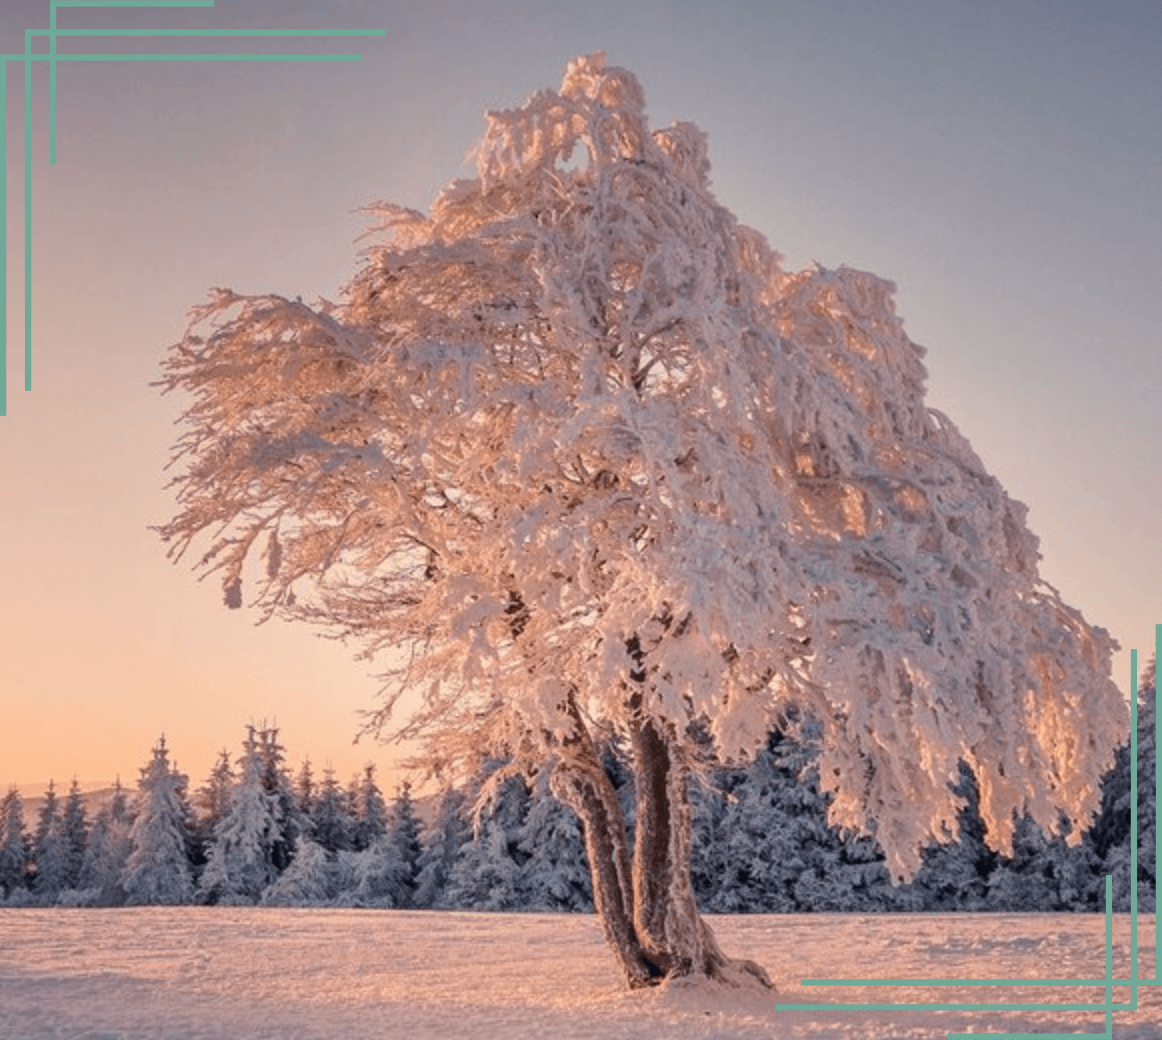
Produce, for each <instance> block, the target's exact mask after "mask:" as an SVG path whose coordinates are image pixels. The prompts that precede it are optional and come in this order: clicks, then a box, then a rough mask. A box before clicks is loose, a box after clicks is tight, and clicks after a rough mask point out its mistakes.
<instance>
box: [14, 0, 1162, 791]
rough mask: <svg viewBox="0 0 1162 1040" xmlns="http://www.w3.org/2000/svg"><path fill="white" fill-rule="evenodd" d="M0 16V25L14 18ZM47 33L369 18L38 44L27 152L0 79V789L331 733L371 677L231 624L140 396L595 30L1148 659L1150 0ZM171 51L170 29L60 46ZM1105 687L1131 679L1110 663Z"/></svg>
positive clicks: (410, 196) (22, 25) (1160, 605)
mask: <svg viewBox="0 0 1162 1040" xmlns="http://www.w3.org/2000/svg"><path fill="white" fill-rule="evenodd" d="M47 18H48V2H47V0H13V2H10V3H6V4H5V5H4V7H3V10H0V41H2V43H0V48H2V49H3V50H5V51H7V52H12V51H18V50H21V49H22V47H23V30H24V29H26V28H43V27H45V26H46V25H47ZM61 19H62V20H61V24H62V26H67V27H76V28H79V27H96V26H108V27H126V26H136V27H159V26H181V27H189V28H195V27H203V26H204V27H214V28H229V27H252V28H261V29H269V28H312V27H314V28H358V29H362V28H383V29H386V30H387V31H388V34H387V36H386V38H381V39H367V40H356V41H351V40H347V41H307V42H302V41H299V42H296V43H292V44H278V45H270V44H258V43H253V42H251V43H247V44H246V45H245V46H244V47H243V46H238V45H234V44H225V43H222V42H221V41H202V42H200V43H199V44H197V45H196V48H195V49H200V50H209V49H225V48H226V47H228V46H234V47H235V49H247V50H259V49H267V50H271V49H280V48H281V49H283V50H295V49H299V50H315V51H318V50H322V49H328V50H332V51H336V52H338V51H358V52H360V53H362V55H363V60H362V61H361V62H360V63H358V64H324V63H316V64H311V65H288V64H262V65H259V64H238V65H230V66H226V65H214V66H210V65H207V64H204V63H169V64H166V65H164V66H163V65H128V64H124V65H112V64H96V63H94V64H87V65H80V64H71V65H66V66H63V67H62V68H61V71H60V81H59V83H60V108H59V134H60V137H59V158H58V164H57V165H56V166H55V167H50V166H49V165H48V163H47V107H46V98H47V89H46V85H47V75H46V70H45V69H44V68H43V67H39V68H38V69H37V70H36V75H35V76H34V81H35V82H34V95H35V99H36V100H35V117H34V128H35V129H34V163H33V166H34V200H35V202H34V204H35V211H34V221H33V227H34V279H33V283H34V294H35V303H34V315H35V340H34V389H33V392H32V393H30V394H29V393H25V392H24V391H23V389H22V385H23V369H22V357H21V355H22V349H21V347H22V343H23V332H22V320H23V317H22V312H21V299H22V292H23V286H22V278H21V275H20V272H21V270H22V268H23V258H22V253H21V249H22V242H23V221H22V215H21V214H22V201H21V194H20V186H21V185H22V183H23V146H22V139H23V127H22V106H23V88H22V82H21V71H20V70H19V69H17V68H11V69H10V70H9V73H8V77H9V78H8V100H9V105H8V123H7V140H8V155H7V159H8V183H9V192H8V199H7V206H8V208H7V213H8V243H7V246H8V254H7V256H8V265H9V272H10V276H9V286H8V290H9V296H8V301H9V314H8V327H7V328H8V338H9V351H8V386H9V391H8V398H9V400H8V415H7V416H6V417H4V418H3V419H0V476H2V478H3V486H4V503H5V505H4V508H3V510H0V574H3V578H2V579H0V588H2V590H3V592H2V595H0V633H3V635H2V636H0V645H2V647H3V663H2V666H0V703H2V705H3V713H2V716H0V717H2V722H0V785H4V784H7V783H8V782H20V783H30V782H43V781H47V780H48V779H49V778H50V777H53V778H55V779H56V780H57V783H58V784H61V785H65V784H67V782H68V781H69V779H70V778H71V777H72V776H73V775H76V776H78V777H79V778H80V779H81V780H83V781H92V782H104V781H109V780H111V779H112V778H113V776H115V775H116V774H118V773H119V774H120V775H121V776H122V778H123V779H125V780H127V781H132V780H135V779H136V775H137V774H136V770H137V768H138V767H139V766H140V765H142V764H143V763H144V761H145V759H146V757H147V755H148V751H149V748H150V746H151V744H152V743H153V742H154V740H155V739H156V738H157V736H158V734H159V733H161V732H162V731H164V732H165V733H166V736H167V739H168V741H169V744H170V746H171V747H172V749H173V751H174V754H175V756H176V758H177V760H178V763H179V765H180V766H181V767H182V768H183V769H184V770H185V771H187V772H188V773H190V774H191V778H192V780H193V781H194V782H195V783H200V782H201V781H202V780H203V779H204V777H205V774H206V773H207V772H208V770H209V767H210V765H211V763H212V760H213V758H214V755H215V753H216V752H217V750H218V749H220V748H222V747H223V746H228V747H230V748H231V749H232V750H234V749H236V748H237V746H238V743H239V741H240V739H241V736H242V734H243V729H244V727H245V725H246V724H247V723H248V722H250V721H254V722H261V721H262V720H263V719H266V720H275V719H277V721H278V722H279V724H280V726H281V727H282V731H283V737H284V742H285V744H286V745H287V747H288V750H289V752H290V755H291V758H292V760H293V761H294V762H296V763H297V761H298V760H299V759H300V758H301V757H302V756H303V755H307V754H309V755H310V756H311V758H312V760H313V761H314V762H315V763H316V765H317V766H320V767H321V766H322V765H323V764H324V763H325V762H327V761H331V762H332V763H333V764H334V765H335V767H336V768H337V769H338V771H339V774H340V776H341V777H344V778H345V777H346V776H347V775H349V774H350V773H351V772H353V771H355V770H356V769H358V768H360V766H361V765H362V764H363V763H364V762H365V761H367V760H372V761H375V762H377V763H379V764H380V766H381V767H382V768H383V769H384V771H385V772H386V773H388V775H389V781H388V782H389V783H390V767H391V763H392V761H393V752H392V751H391V750H390V749H386V748H382V747H378V746H376V745H374V744H368V743H364V744H360V745H358V746H355V747H353V746H352V743H351V741H352V738H353V737H354V735H355V733H356V731H357V729H358V724H359V723H358V717H357V714H356V713H357V711H358V710H359V709H361V708H365V707H369V706H371V705H372V703H373V699H374V694H375V690H376V684H375V681H374V679H373V678H371V677H370V674H369V673H370V672H371V671H372V669H371V668H370V667H369V666H367V665H365V664H359V663H355V662H354V661H353V660H352V659H351V654H350V652H349V651H348V650H347V649H346V648H344V647H343V646H340V645H336V644H333V643H328V642H324V641H321V640H319V639H317V638H315V636H314V634H313V633H312V632H311V631H309V630H305V629H295V628H290V627H288V626H285V625H282V624H279V623H272V624H271V625H268V626H265V627H262V628H255V627H254V626H253V624H252V622H253V621H254V620H255V618H254V616H253V614H251V613H247V612H242V613H239V612H229V611H226V610H225V609H224V608H222V606H221V600H220V591H219V589H218V588H217V587H216V586H215V585H214V584H212V583H211V582H206V583H201V584H199V583H198V582H196V581H195V580H194V578H193V576H192V575H191V574H190V572H189V570H188V569H187V568H186V567H174V566H172V565H171V564H170V563H168V562H167V561H166V559H165V554H164V551H163V549H162V546H161V544H160V542H159V541H158V539H157V538H156V536H154V535H153V534H152V533H151V532H150V531H149V530H148V529H147V527H148V525H150V524H156V523H160V522H162V521H163V520H165V519H167V518H168V516H169V515H170V513H171V511H172V509H173V502H172V499H171V497H170V496H169V493H168V492H167V491H166V490H165V489H164V484H165V479H166V478H165V475H164V474H163V472H162V467H163V466H164V463H165V461H166V458H167V455H168V451H169V447H170V444H171V442H172V440H173V438H174V435H175V428H174V426H173V425H172V424H173V421H174V419H175V417H176V416H177V414H178V411H179V407H180V402H179V401H177V400H172V399H162V398H160V397H159V396H158V394H157V392H156V391H155V390H154V389H151V388H150V387H149V385H148V383H149V382H150V380H152V379H155V378H157V375H158V363H159V361H160V359H161V358H162V356H163V354H164V351H165V349H166V347H167V346H168V345H169V344H171V343H172V342H174V341H175V340H176V339H177V338H178V337H179V336H180V335H181V332H182V329H183V326H184V314H185V311H186V309H187V308H188V307H189V306H191V305H193V304H195V303H198V302H200V301H201V300H202V299H204V297H205V294H206V291H207V289H208V288H209V287H210V286H212V285H228V286H232V287H234V288H236V289H238V290H239V291H244V292H250V291H267V290H269V291H275V292H280V293H282V294H284V295H289V296H293V295H295V294H301V295H302V296H303V297H304V298H306V299H311V298H313V297H315V296H316V295H318V294H323V295H328V296H334V295H335V294H336V292H337V290H338V288H339V286H340V285H341V284H342V283H343V282H344V281H345V280H346V279H347V278H348V277H349V276H350V275H351V274H352V273H353V272H354V271H355V269H356V266H355V265H356V251H357V248H358V247H357V246H356V244H355V242H354V240H355V239H356V237H357V236H358V234H359V233H360V231H361V230H362V227H363V224H364V221H363V218H362V216H361V215H360V214H358V213H356V212H354V211H355V210H356V209H357V207H359V206H361V205H363V204H365V203H367V202H370V201H372V200H375V199H379V198H384V199H390V200H393V201H398V202H402V203H404V204H406V205H410V206H416V207H424V206H426V205H427V204H428V203H429V202H430V201H431V199H432V197H433V196H434V194H435V193H436V192H437V191H438V190H439V189H440V188H441V187H442V186H443V185H444V184H445V183H446V182H447V181H449V180H450V179H451V178H452V177H454V176H458V175H464V174H466V173H468V172H470V167H468V166H467V165H466V164H465V161H464V160H465V155H466V153H467V152H468V150H469V149H470V148H471V147H472V146H473V144H474V143H475V142H476V140H477V139H478V137H479V134H480V132H481V130H482V125H483V124H482V119H481V114H482V112H483V111H484V110H485V109H486V108H498V107H509V106H513V105H516V104H519V103H521V102H522V101H523V100H524V99H525V97H527V95H528V94H529V93H531V92H532V91H533V90H535V89H537V88H539V87H542V86H556V85H557V84H558V83H559V81H560V76H561V74H562V71H563V69H564V65H565V63H566V62H567V60H568V59H569V58H571V57H573V56H574V55H576V54H579V53H584V52H588V51H591V50H595V49H604V50H605V51H606V52H607V54H608V57H609V60H610V61H611V62H613V63H616V64H621V65H625V66H628V67H629V68H631V69H633V70H634V71H635V72H636V73H637V74H638V76H639V78H640V79H641V80H642V82H643V84H644V86H645V89H646V93H647V98H648V103H649V111H650V113H651V117H652V119H653V121H654V122H655V123H656V124H660V125H662V124H665V123H668V122H670V121H672V120H674V119H690V120H693V121H694V122H696V123H698V124H699V125H700V126H701V127H702V128H703V129H704V130H706V131H707V132H708V133H709V135H710V147H711V160H712V162H713V164H714V181H715V185H716V190H717V192H718V196H719V199H720V200H721V201H722V202H723V203H724V204H725V205H727V206H728V207H730V208H731V209H732V210H733V211H734V212H735V213H736V214H737V215H738V216H739V217H740V219H742V220H744V221H745V222H746V223H749V224H751V225H752V226H754V227H756V228H758V229H759V230H761V231H762V232H764V233H765V234H766V235H767V236H768V238H769V239H770V241H771V243H772V245H773V246H774V247H775V248H776V249H779V250H780V251H781V252H783V253H784V254H785V255H786V256H787V260H788V263H789V264H790V265H791V266H796V267H797V266H802V265H804V264H806V263H808V262H809V261H810V260H812V259H817V260H819V261H820V262H822V263H824V264H826V265H828V266H838V265H839V264H841V263H847V264H849V265H851V266H855V267H860V268H864V269H868V270H872V271H874V272H876V273H877V274H880V275H882V276H884V277H887V278H891V279H893V280H894V281H896V282H897V284H898V285H899V297H898V303H899V307H900V311H901V313H902V314H903V316H904V318H905V321H906V325H907V329H908V331H909V333H910V335H911V336H912V338H913V339H915V340H917V341H918V342H920V343H923V344H924V345H926V346H927V347H928V348H929V355H928V358H927V363H928V367H929V371H930V382H929V387H930V402H931V404H932V405H933V406H934V407H938V408H940V409H941V410H943V411H946V412H948V413H949V414H950V415H951V417H952V418H953V419H954V421H956V423H957V424H958V425H959V426H960V427H961V429H962V430H963V432H965V433H966V435H967V436H968V437H969V438H970V439H971V441H972V442H973V445H974V446H975V447H976V449H977V450H978V452H979V454H980V455H981V457H982V458H983V459H984V461H985V463H986V465H987V466H988V467H989V469H990V470H991V471H992V472H993V473H995V474H996V475H997V476H998V477H999V478H1000V479H1001V481H1002V482H1003V483H1004V484H1005V486H1006V487H1007V488H1008V490H1009V491H1010V493H1011V494H1012V495H1013V496H1014V497H1016V498H1018V499H1021V500H1022V501H1024V502H1026V503H1027V504H1028V505H1029V507H1030V521H1031V525H1032V527H1033V529H1034V530H1035V531H1036V532H1037V533H1038V534H1039V535H1040V536H1041V538H1042V543H1043V545H1042V549H1043V553H1044V556H1045V559H1044V563H1043V574H1044V576H1045V577H1046V578H1047V579H1048V580H1049V581H1051V582H1052V583H1053V584H1055V585H1057V586H1058V587H1059V588H1060V589H1061V591H1062V592H1063V594H1064V595H1065V597H1066V599H1067V600H1069V601H1070V602H1072V603H1074V604H1075V605H1077V606H1079V607H1080V608H1081V609H1082V611H1083V612H1084V613H1085V614H1086V616H1087V617H1088V618H1089V620H1091V621H1093V622H1096V623H1099V624H1103V625H1105V626H1106V627H1107V628H1109V629H1110V630H1111V631H1112V632H1113V633H1114V635H1115V636H1116V637H1117V638H1118V639H1119V640H1120V641H1121V642H1122V643H1123V645H1124V647H1126V648H1127V649H1128V648H1129V647H1131V646H1134V647H1137V648H1138V649H1139V650H1140V651H1142V653H1141V655H1140V656H1141V659H1142V662H1143V663H1144V662H1145V659H1146V658H1147V657H1148V656H1149V654H1150V652H1151V650H1152V645H1153V639H1154V625H1155V623H1157V622H1159V621H1162V593H1160V590H1162V552H1160V551H1159V549H1158V545H1157V535H1156V532H1157V526H1158V525H1157V517H1158V515H1159V512H1158V511H1159V508H1160V507H1162V478H1160V476H1159V473H1160V471H1162V468H1160V467H1159V465H1158V461H1157V446H1158V436H1159V435H1158V430H1159V420H1160V419H1162V342H1160V339H1162V334H1160V333H1159V326H1158V322H1157V317H1156V314H1155V310H1156V300H1157V285H1156V281H1157V274H1158V271H1159V270H1162V245H1160V236H1159V235H1158V229H1159V228H1160V227H1162V203H1160V199H1159V192H1158V188H1157V184H1158V178H1157V170H1158V169H1159V168H1160V167H1162V137H1160V135H1159V132H1158V126H1159V124H1158V119H1157V113H1158V111H1159V109H1160V107H1162V74H1160V73H1159V72H1158V67H1157V60H1156V58H1157V54H1158V53H1159V51H1160V50H1162V9H1160V8H1159V7H1158V5H1155V4H1146V3H1133V2H1125V3H1121V4H1118V5H1114V6H1112V7H1102V8H1101V10H1100V11H1098V9H1097V7H1096V6H1095V5H1089V4H1083V3H1060V4H1055V5H1045V4H1032V3H1030V4H1023V5H1012V4H1007V3H1000V2H994V3H980V4H972V5H967V4H965V5H933V4H930V3H926V2H921V0H913V2H895V0H888V2H884V3H877V4H876V5H868V4H864V3H856V2H848V0H842V2H835V3H828V4H825V5H824V4H803V3H792V2H772V3H769V4H764V5H746V4H734V3H729V2H724V3H722V4H717V5H707V4H693V3H689V4H688V3H665V4H663V3H661V2H660V0H651V2H632V0H631V2H626V3H615V2H604V0H601V2H593V3H587V4H585V5H574V6H570V5H565V4H556V3H536V2H533V0H513V2H506V0H495V2H463V0H462V2H438V0H437V2H431V3H425V4H423V5H420V4H414V3H402V2H401V3H389V2H383V0H346V2H327V0H282V2H275V0H219V2H218V4H217V7H216V8H215V9H213V10H207V11H185V12H182V11H169V12H148V13H146V12H135V11H65V12H63V13H62V15H61ZM102 46H104V47H105V48H106V49H109V50H117V51H126V50H133V49H137V50H161V49H168V50H174V49H177V45H175V44H174V43H173V42H172V41H152V42H150V43H142V42H139V41H124V40H122V41H117V42H116V43H115V44H114V43H109V44H92V43H91V42H89V41H84V42H83V43H82V44H75V43H68V44H62V50H65V49H67V48H74V49H77V50H79V49H82V48H87V49H96V48H100V47H102ZM1118 668H1119V672H1118V673H1117V674H1116V678H1117V679H1118V681H1119V683H1120V684H1121V685H1123V686H1124V687H1125V686H1128V675H1127V674H1126V672H1127V671H1128V654H1123V655H1121V657H1120V658H1119V662H1118Z"/></svg>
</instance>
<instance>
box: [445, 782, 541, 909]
mask: <svg viewBox="0 0 1162 1040" xmlns="http://www.w3.org/2000/svg"><path fill="white" fill-rule="evenodd" d="M481 773H482V775H483V776H485V777H487V779H485V780H484V782H483V784H479V781H478V782H477V783H478V784H479V790H480V792H481V793H480V794H479V795H478V796H477V798H476V813H475V820H474V827H473V838H472V841H470V842H468V843H467V844H465V845H464V846H462V847H461V849H460V853H459V855H458V856H457V858H456V862H455V863H454V864H453V866H452V871H451V874H450V876H449V878H448V887H447V895H446V900H447V902H448V903H449V904H450V905H451V906H453V907H462V908H464V909H475V910H513V909H517V908H519V907H520V905H521V887H520V877H521V865H522V863H523V862H524V854H523V853H522V852H521V850H520V835H521V829H522V827H523V826H524V822H525V817H526V815H527V812H528V801H529V799H528V789H527V788H526V786H525V782H524V778H523V777H522V776H520V775H517V774H514V773H513V772H512V771H511V770H508V769H505V768H502V766H501V763H500V762H498V761H496V760H489V761H486V762H485V763H484V764H483V766H482V767H481ZM473 786H477V785H476V784H474V785H473Z"/></svg>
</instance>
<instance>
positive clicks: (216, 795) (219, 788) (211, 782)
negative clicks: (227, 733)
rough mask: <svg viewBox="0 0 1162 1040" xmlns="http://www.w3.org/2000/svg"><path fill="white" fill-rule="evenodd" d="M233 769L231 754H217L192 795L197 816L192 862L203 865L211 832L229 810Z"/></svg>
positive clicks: (232, 786) (226, 752) (223, 752)
mask: <svg viewBox="0 0 1162 1040" xmlns="http://www.w3.org/2000/svg"><path fill="white" fill-rule="evenodd" d="M234 779H235V778H234V767H233V765H232V764H231V762H230V752H229V751H227V750H226V749H225V748H223V749H222V750H221V751H220V752H219V753H218V758H217V761H216V762H215V763H214V768H213V769H211V770H210V775H209V777H208V778H207V779H206V782H205V783H204V784H203V785H202V786H201V787H200V788H198V793H197V794H196V795H195V796H194V800H195V803H196V805H197V809H198V813H197V817H196V823H195V828H194V830H195V837H196V850H195V855H194V862H195V863H196V864H197V865H198V866H203V865H204V864H205V862H206V855H207V851H208V849H209V845H210V842H211V841H213V839H214V831H215V830H216V829H217V827H218V825H219V823H221V821H222V819H223V818H224V817H225V816H226V813H228V812H229V811H230V798H231V795H232V792H233V790H234Z"/></svg>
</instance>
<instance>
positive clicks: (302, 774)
mask: <svg viewBox="0 0 1162 1040" xmlns="http://www.w3.org/2000/svg"><path fill="white" fill-rule="evenodd" d="M316 789H317V788H316V784H315V771H314V768H313V767H312V766H311V759H310V757H309V756H308V757H307V758H304V759H303V764H302V766H301V767H300V768H299V772H298V775H297V776H296V777H295V808H296V809H297V810H298V813H299V816H300V817H301V818H302V819H303V820H304V821H306V826H308V827H309V826H310V825H311V824H310V821H311V816H312V814H313V813H314V811H315V792H316Z"/></svg>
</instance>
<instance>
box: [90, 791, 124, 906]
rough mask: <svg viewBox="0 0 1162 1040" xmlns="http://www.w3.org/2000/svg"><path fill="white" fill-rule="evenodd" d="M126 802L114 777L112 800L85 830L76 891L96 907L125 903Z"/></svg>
mask: <svg viewBox="0 0 1162 1040" xmlns="http://www.w3.org/2000/svg"><path fill="white" fill-rule="evenodd" d="M132 823H133V821H132V817H131V815H130V811H129V799H128V797H127V796H126V793H125V789H124V788H123V787H122V786H121V778H120V777H118V778H117V780H116V782H115V783H114V786H113V796H112V798H111V799H110V800H109V801H108V802H107V803H106V804H105V805H103V806H101V808H100V809H99V810H98V812H97V815H96V816H95V817H94V819H93V825H92V827H91V828H90V830H89V844H88V847H87V848H86V849H85V861H84V865H83V866H82V868H81V882H80V887H81V888H82V889H84V890H86V891H87V892H90V893H92V896H91V902H92V904H93V905H96V906H119V905H120V904H121V903H123V902H124V901H125V890H124V889H123V888H122V887H121V874H122V872H123V871H124V869H125V865H126V863H127V862H128V860H129V854H130V852H131V851H132V849H133V843H132V839H131V837H130V831H131V827H132Z"/></svg>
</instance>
